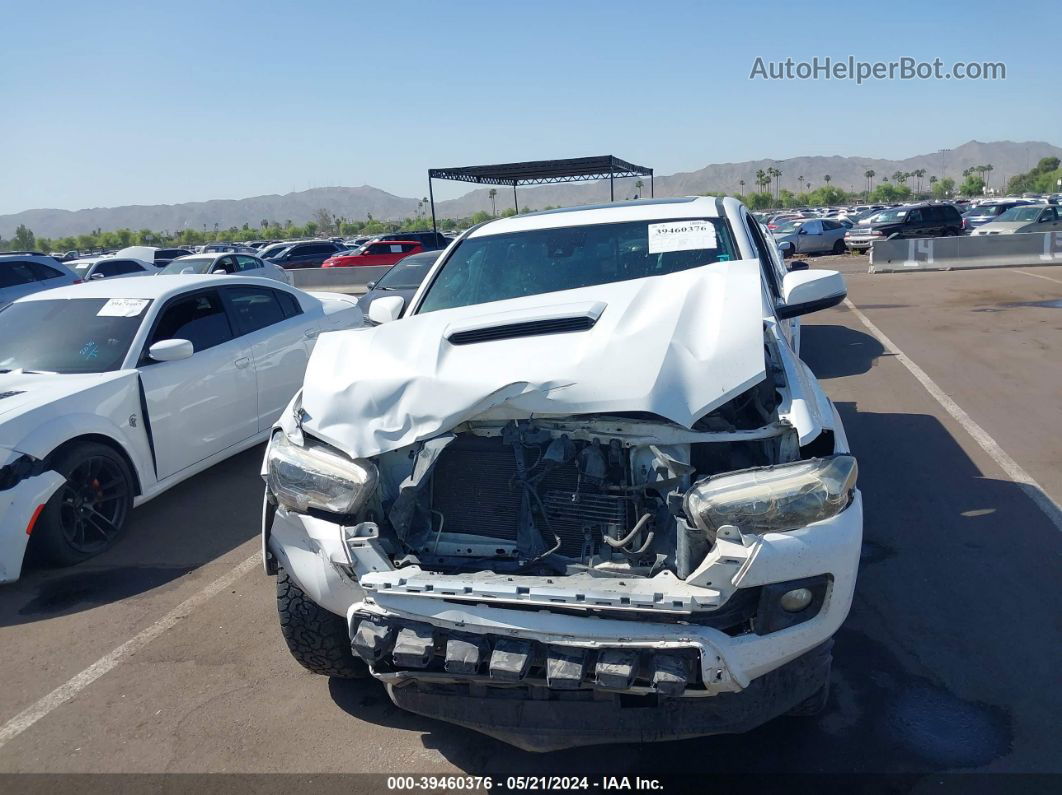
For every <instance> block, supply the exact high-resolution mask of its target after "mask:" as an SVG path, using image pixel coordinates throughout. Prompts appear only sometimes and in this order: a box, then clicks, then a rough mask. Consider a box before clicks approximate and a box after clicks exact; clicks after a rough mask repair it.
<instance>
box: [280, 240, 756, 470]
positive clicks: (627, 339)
mask: <svg viewBox="0 0 1062 795" xmlns="http://www.w3.org/2000/svg"><path fill="white" fill-rule="evenodd" d="M762 300H763V298H762V292H761V286H760V270H759V263H758V262H757V261H755V260H737V261H732V262H720V263H715V264H713V265H707V266H704V267H701V268H696V269H693V270H688V271H682V272H679V273H672V274H667V275H663V276H654V277H649V278H643V279H633V280H629V281H623V282H614V283H611V284H604V285H597V286H594V287H584V288H579V289H574V290H565V291H560V292H554V293H546V294H543V295H534V296H527V297H524V298H514V299H510V300H506V301H497V302H493V303H489V304H480V305H477V306H467V307H460V308H456V309H448V310H442V311H436V312H428V313H425V314H418V315H414V316H412V317H408V318H405V319H403V320H402V321H400V322H395V323H387V324H384V325H381V326H377V327H374V328H365V329H359V330H350V331H343V332H338V333H333V334H326V335H323V336H322V337H321V338H320V339H319V340H318V342H317V345H316V347H315V349H314V352H313V355H312V357H311V358H310V363H309V366H308V367H307V370H306V379H305V386H304V388H303V392H302V396H301V405H302V410H303V413H302V416H303V428H304V430H306V431H307V432H308V433H310V434H312V435H313V436H316V437H318V438H320V439H321V440H323V441H325V442H327V443H329V444H332V445H334V446H336V447H338V448H339V449H341V450H343V451H344V452H346V453H347V454H348V455H351V456H353V457H367V456H372V455H378V454H380V453H384V452H388V451H390V450H395V449H398V448H400V447H405V446H406V445H409V444H412V443H414V442H416V441H419V440H423V439H429V438H431V437H433V436H437V435H438V434H440V433H442V432H444V431H447V430H450V429H452V428H454V427H455V426H457V425H459V424H460V423H462V422H464V421H466V420H468V419H472V418H475V417H478V418H484V419H487V418H490V419H511V418H527V417H530V416H532V415H575V414H600V413H610V412H620V411H624V412H630V411H640V412H649V413H652V414H656V415H659V416H662V417H665V418H667V419H669V420H672V421H673V422H676V423H678V424H680V425H683V426H686V427H690V426H692V425H693V423H694V422H695V421H696V420H697V419H698V418H699V417H701V416H703V415H704V414H706V413H708V412H709V411H711V410H713V409H714V408H716V407H718V406H719V405H721V404H723V403H725V402H726V401H727V400H729V399H731V398H732V397H734V396H736V395H738V394H740V393H741V392H742V391H744V390H745V389H748V388H749V387H750V386H751V385H753V384H755V383H757V382H759V381H760V380H762V379H763V378H764V377H765V370H764V353H763V346H764V337H763V306H762ZM573 318H574V319H576V320H579V321H580V322H582V321H585V322H587V323H589V322H591V321H592V322H593V325H592V327H591V328H589V329H587V330H582V331H574V332H570V333H547V334H542V333H539V334H537V335H534V336H520V337H515V338H508V339H495V340H492V341H485V342H471V343H463V342H458V343H457V344H455V343H454V342H451V341H449V340H448V337H450V336H451V335H456V334H462V333H463V334H470V333H471V335H472V336H475V335H476V334H482V333H484V332H485V331H486V333H488V334H489V333H491V332H490V331H489V330H490V329H497V327H498V326H505V325H511V324H514V323H528V324H532V325H534V324H536V323H547V324H548V323H553V322H556V321H563V320H565V319H567V320H571V319H573ZM595 318H596V320H594V319H595ZM588 319H589V320H588ZM456 339H460V338H459V337H458V338H456Z"/></svg>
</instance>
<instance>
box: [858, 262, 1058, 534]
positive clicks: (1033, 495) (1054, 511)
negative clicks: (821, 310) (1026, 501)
mask: <svg viewBox="0 0 1062 795" xmlns="http://www.w3.org/2000/svg"><path fill="white" fill-rule="evenodd" d="M1030 275H1035V274H1030ZM844 305H845V306H846V307H848V308H849V309H850V310H851V311H852V312H853V313H855V316H856V317H858V318H859V320H860V322H861V323H862V324H863V325H864V326H866V327H867V330H869V331H870V333H871V334H873V335H874V336H875V337H876V338H877V340H878V342H880V343H881V345H882V347H883V348H884V349H885V350H886V351H888V352H889V353H891V354H893V355H894V356H895V357H896V359H898V360H899V362H900V363H901V364H902V365H903V366H904V367H906V368H907V369H908V370H909V371H910V373H911V375H913V376H914V377H915V378H917V379H918V382H919V383H920V384H921V385H922V386H924V387H925V388H926V391H927V392H928V393H929V394H930V395H932V396H933V399H934V400H936V401H937V403H939V404H940V405H941V406H943V407H944V410H945V411H946V412H948V414H950V415H951V416H952V417H953V418H954V419H955V421H956V422H958V423H959V425H961V426H962V427H963V429H964V430H965V431H966V432H967V433H968V434H970V436H972V437H973V440H974V441H975V442H977V444H979V445H980V446H981V449H982V450H984V451H985V452H986V453H988V455H989V456H990V457H991V458H992V460H993V461H995V462H996V464H998V465H999V467H1000V469H1002V470H1003V471H1004V472H1005V473H1006V475H1007V477H1008V478H1010V479H1011V480H1012V481H1014V482H1015V483H1017V484H1018V485H1019V486H1020V487H1021V488H1022V490H1023V491H1024V492H1025V493H1026V494H1028V495H1029V498H1030V499H1031V500H1032V501H1033V502H1034V503H1035V504H1036V506H1037V507H1038V508H1039V509H1040V510H1041V511H1043V512H1044V514H1045V515H1046V516H1047V518H1048V519H1049V520H1050V521H1051V523H1052V524H1053V525H1054V526H1055V529H1056V530H1059V531H1062V508H1060V507H1059V506H1058V503H1056V502H1055V501H1054V500H1052V499H1051V497H1049V496H1048V494H1047V492H1046V491H1044V489H1043V486H1041V485H1040V484H1039V483H1037V482H1036V481H1035V480H1034V479H1033V477H1032V475H1030V474H1029V473H1028V472H1026V471H1025V470H1024V469H1022V467H1021V466H1020V465H1019V464H1018V462H1017V461H1015V460H1014V459H1013V458H1011V457H1010V456H1009V455H1007V453H1006V451H1004V450H1003V448H1002V447H1000V446H999V444H998V443H997V442H996V440H995V439H993V438H992V437H991V436H989V435H988V432H987V431H985V429H984V428H982V427H981V426H980V425H978V424H977V423H976V422H974V421H973V419H972V418H971V417H970V415H969V414H967V413H966V412H965V411H963V409H962V408H961V407H960V406H959V404H958V403H956V402H955V401H954V400H952V399H951V398H950V397H948V395H947V394H945V392H944V390H943V389H941V388H940V387H939V386H937V384H936V382H935V381H934V380H933V379H932V378H930V377H929V376H928V375H926V372H925V370H923V369H922V368H921V367H919V366H918V365H917V364H915V363H914V362H913V361H911V359H910V358H909V357H908V356H907V354H905V353H904V352H903V351H901V350H900V349H899V348H897V347H896V345H895V343H893V341H892V340H890V339H889V338H888V337H886V336H885V334H884V333H883V332H882V330H881V329H879V328H878V327H877V326H875V325H874V324H873V323H871V322H870V318H868V317H867V316H866V315H864V314H863V313H862V312H861V311H859V308H858V307H856V305H855V304H853V303H852V302H851V301H850V300H849V299H847V298H846V299H845V301H844Z"/></svg>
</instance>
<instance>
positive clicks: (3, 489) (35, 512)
mask: <svg viewBox="0 0 1062 795" xmlns="http://www.w3.org/2000/svg"><path fill="white" fill-rule="evenodd" d="M65 482H66V478H64V477H63V476H62V475H60V474H59V473H58V472H55V471H52V470H50V469H45V467H44V463H43V462H42V461H37V460H35V459H31V458H30V457H29V456H26V455H22V454H20V453H18V452H16V451H13V450H6V449H0V584H3V583H10V582H15V581H16V580H18V579H19V577H20V576H21V574H22V561H23V558H24V557H25V555H26V547H27V545H28V544H29V539H30V532H31V531H32V529H33V524H34V522H35V521H36V519H37V517H38V516H40V511H41V510H43V508H44V505H45V504H46V503H47V502H48V500H49V499H50V498H51V496H52V495H53V494H54V493H55V492H56V491H58V489H59V487H60V486H62V485H63V483H65Z"/></svg>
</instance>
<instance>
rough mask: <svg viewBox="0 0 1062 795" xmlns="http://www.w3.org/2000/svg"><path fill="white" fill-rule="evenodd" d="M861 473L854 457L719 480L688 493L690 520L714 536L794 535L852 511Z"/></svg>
mask: <svg viewBox="0 0 1062 795" xmlns="http://www.w3.org/2000/svg"><path fill="white" fill-rule="evenodd" d="M858 472H859V468H858V466H857V465H856V460H855V458H853V457H852V456H850V455H835V456H829V457H827V458H812V459H809V460H807V461H798V462H796V463H793V464H781V465H779V466H773V467H762V468H758V469H746V470H742V471H740V472H729V473H726V474H722V475H714V476H712V477H710V478H707V479H706V480H702V481H700V482H699V483H696V484H694V486H693V487H692V488H691V489H690V490H689V491H688V492H686V498H685V500H684V508H685V510H686V515H687V516H688V517H689V519H690V521H691V522H693V523H694V524H695V525H697V527H699V528H700V529H701V530H703V531H705V532H706V533H708V534H709V535H711V536H714V535H715V533H716V531H718V530H719V528H720V527H722V526H723V525H735V526H736V527H737V528H738V529H740V530H741V531H742V532H746V533H765V532H770V531H779V530H793V529H795V528H797V527H804V526H805V525H809V524H811V523H813V522H821V521H822V520H823V519H829V518H830V517H831V516H835V515H836V514H838V513H840V512H841V511H842V510H844V508H845V507H847V505H848V503H849V502H850V501H851V499H852V492H853V490H854V489H855V484H856V477H857V475H858Z"/></svg>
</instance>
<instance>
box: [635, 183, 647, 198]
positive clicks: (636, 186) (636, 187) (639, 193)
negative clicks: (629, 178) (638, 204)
mask: <svg viewBox="0 0 1062 795" xmlns="http://www.w3.org/2000/svg"><path fill="white" fill-rule="evenodd" d="M644 187H645V183H644V182H642V181H641V180H638V181H637V182H635V183H634V188H635V190H637V191H638V195H637V196H635V197H634V198H636V199H640V198H641V196H642V188H644Z"/></svg>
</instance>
